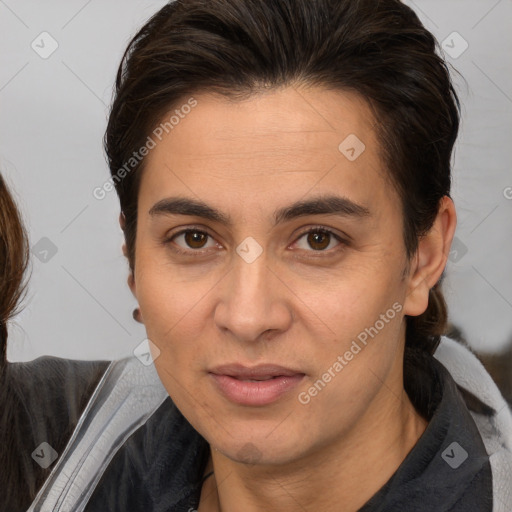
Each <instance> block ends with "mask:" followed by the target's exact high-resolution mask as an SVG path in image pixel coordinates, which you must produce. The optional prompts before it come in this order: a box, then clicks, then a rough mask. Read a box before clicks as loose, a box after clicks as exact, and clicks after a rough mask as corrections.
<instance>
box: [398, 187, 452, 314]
mask: <svg viewBox="0 0 512 512" xmlns="http://www.w3.org/2000/svg"><path fill="white" fill-rule="evenodd" d="M456 225H457V214H456V213H455V205H454V204H453V201H452V200H451V199H450V198H449V197H448V196H444V197H443V198H442V199H441V201H440V203H439V211H438V212H437V216H436V219H435V221H434V224H433V225H432V228H431V229H430V231H429V232H428V233H427V234H426V235H425V236H423V237H422V238H421V239H420V240H419V243H418V249H417V251H416V254H415V255H414V257H413V258H412V260H411V264H410V269H409V277H408V279H409V283H408V287H407V295H406V298H405V301H404V313H405V314H406V315H409V316H419V315H421V314H422V313H424V312H425V311H426V309H427V306H428V296H429V291H430V289H431V288H432V287H433V286H434V285H435V284H436V283H437V282H438V281H439V279H440V278H441V275H442V273H443V270H444V268H445V266H446V262H447V261H448V255H449V254H450V247H451V244H452V240H453V235H454V234H455V227H456Z"/></svg>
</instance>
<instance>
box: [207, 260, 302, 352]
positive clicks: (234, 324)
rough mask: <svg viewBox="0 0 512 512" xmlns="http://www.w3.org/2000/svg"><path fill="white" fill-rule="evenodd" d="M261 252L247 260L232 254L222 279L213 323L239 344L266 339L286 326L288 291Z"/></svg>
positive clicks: (289, 312) (289, 306)
mask: <svg viewBox="0 0 512 512" xmlns="http://www.w3.org/2000/svg"><path fill="white" fill-rule="evenodd" d="M273 267H275V265H274V266H273V265H272V263H271V262H269V261H268V259H267V256H266V253H265V252H263V254H261V256H259V257H258V258H257V259H256V260H255V261H252V262H251V263H248V262H247V261H245V260H244V259H243V258H242V257H239V256H238V255H235V256H234V261H233V267H232V269H231V271H230V272H228V274H227V275H226V276H225V278H224V279H223V280H222V284H221V292H220V300H219V302H218V304H217V306H216V308H215V323H216V325H217V327H218V328H219V329H221V330H222V331H224V333H229V334H231V336H232V337H233V338H235V339H236V340H238V341H239V342H242V343H253V342H257V341H258V340H262V339H265V340H267V341H268V340H269V337H271V336H276V335H278V333H280V332H285V331H286V330H287V329H289V328H290V325H291V322H292V320H293V314H292V301H291V300H290V295H291V292H290V290H289V288H287V287H286V286H285V285H284V284H283V283H282V281H281V280H280V279H279V278H278V277H277V275H276V274H277V271H276V269H275V268H273Z"/></svg>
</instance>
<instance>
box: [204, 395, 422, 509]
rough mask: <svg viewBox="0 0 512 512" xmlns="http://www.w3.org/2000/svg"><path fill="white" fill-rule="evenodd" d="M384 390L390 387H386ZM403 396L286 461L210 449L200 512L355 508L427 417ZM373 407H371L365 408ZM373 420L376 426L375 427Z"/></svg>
mask: <svg viewBox="0 0 512 512" xmlns="http://www.w3.org/2000/svg"><path fill="white" fill-rule="evenodd" d="M385 392H386V393H388V390H387V391H385ZM401 393H402V398H401V399H398V398H397V395H393V396H394V407H393V403H391V404H387V407H385V408H383V409H381V410H382V412H381V414H380V417H378V418H376V417H375V415H371V414H367V415H366V416H365V417H363V418H361V421H359V422H358V424H357V425H356V426H355V427H354V428H353V429H351V431H350V432H349V433H348V434H346V435H345V436H343V437H342V438H340V439H337V440H336V442H335V443H330V444H328V445H326V446H324V447H323V448H322V449H319V450H316V451H315V452H314V453H312V454H309V455H305V456H304V457H303V458H302V459H301V460H294V461H293V462H291V463H289V464H287V465H281V466H279V467H276V466H275V465H259V464H257V465H248V464H241V463H238V462H235V461H233V460H231V459H229V458H227V457H225V456H224V455H223V454H222V453H220V452H219V451H217V450H212V452H211V458H210V461H209V463H208V465H207V468H206V471H205V475H206V474H208V473H209V472H210V471H211V470H212V469H213V470H214V474H213V475H212V476H210V477H209V478H208V479H207V480H206V481H205V483H204V485H203V490H202V493H201V502H200V506H199V509H198V512H235V511H238V510H244V511H246V512H263V511H268V510H281V511H283V512H288V511H290V512H291V511H296V510H297V509H303V510H323V511H324V512H331V511H332V512H334V511H339V510H340V504H343V505H342V509H343V510H345V511H352V510H353V511H356V510H358V509H359V508H360V507H362V506H363V505H364V504H365V503H366V502H367V501H368V500H369V499H370V498H371V497H372V496H373V495H374V494H375V493H376V492H377V491H378V490H379V489H380V488H381V487H382V486H383V485H384V484H385V483H386V482H387V481H388V480H389V478H390V477H391V476H392V475H393V473H394V472H395V471H396V469H397V468H398V466H399V465H400V464H401V463H402V461H403V460H404V458H405V457H406V456H407V454H408V453H409V452H410V450H411V449H412V447H413V446H414V445H415V444H416V442H417V441H418V439H419V438H420V437H421V435H422V434H423V432H424V431H425V428H426V426H427V424H428V422H427V421H426V420H425V419H424V418H422V417H421V416H420V415H419V414H418V413H417V411H416V410H415V409H414V407H413V405H412V403H411V402H410V400H409V398H408V396H407V394H406V393H405V391H404V390H403V388H402V390H401ZM369 409H371V408H369ZM376 425H379V427H378V428H377V429H376Z"/></svg>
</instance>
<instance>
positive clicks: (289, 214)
mask: <svg viewBox="0 0 512 512" xmlns="http://www.w3.org/2000/svg"><path fill="white" fill-rule="evenodd" d="M149 214H150V215H151V216H154V215H190V216H194V217H202V218H204V219H206V220H210V221H215V222H219V223H220V224H224V225H226V226H229V227H231V226H232V225H233V220H232V218H231V217H230V216H229V215H227V214H225V213H223V212H221V211H220V210H217V209H216V208H214V207H212V206H210V205H208V204H206V203H204V202H203V201H199V200H196V199H190V198H186V197H169V198H166V199H162V200H161V201H158V202H157V203H155V204H154V205H153V206H152V207H151V209H150V210H149ZM325 214H330V215H338V216H341V217H359V218H363V217H368V216H370V210H369V209H368V208H366V207H365V206H363V205H360V204H357V203H355V202H353V201H351V200H350V199H348V198H346V197H342V196H333V195H329V196H320V197H316V198H313V199H309V200H303V201H297V202H295V203H293V204H291V205H289V206H285V207H283V208H280V209H278V210H276V211H275V212H274V224H275V225H278V224H282V223H283V222H286V221H290V220H292V219H295V218H298V217H305V216H308V215H325Z"/></svg>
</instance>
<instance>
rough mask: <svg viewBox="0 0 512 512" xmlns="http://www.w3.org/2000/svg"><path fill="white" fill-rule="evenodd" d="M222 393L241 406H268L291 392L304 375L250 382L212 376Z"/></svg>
mask: <svg viewBox="0 0 512 512" xmlns="http://www.w3.org/2000/svg"><path fill="white" fill-rule="evenodd" d="M210 375H211V376H212V377H213V380H214V381H215V384H216V385H217V387H218V388H219V389H220V391H221V392H222V393H223V394H224V395H225V396H226V398H228V399H229V400H231V401H232V402H234V403H236V404H240V405H252V406H257V405H268V404H271V403H272V402H275V401H276V400H277V399H278V398H280V397H281V396H282V395H284V394H285V393H288V392H289V391H291V390H292V389H293V388H294V387H296V386H297V385H298V384H299V383H300V382H301V381H302V379H303V378H304V374H297V375H293V376H290V377H286V376H280V377H275V378H273V379H269V380H260V381H257V382H250V381H246V380H239V379H235V378H234V377H230V376H229V375H217V374H215V373H211V374H210Z"/></svg>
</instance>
